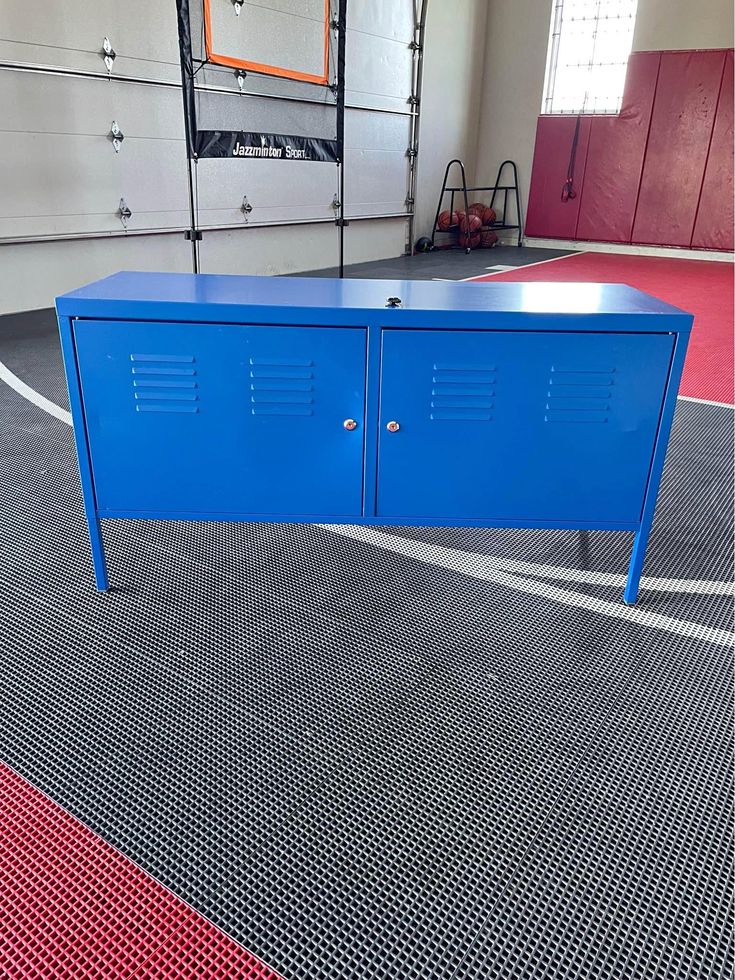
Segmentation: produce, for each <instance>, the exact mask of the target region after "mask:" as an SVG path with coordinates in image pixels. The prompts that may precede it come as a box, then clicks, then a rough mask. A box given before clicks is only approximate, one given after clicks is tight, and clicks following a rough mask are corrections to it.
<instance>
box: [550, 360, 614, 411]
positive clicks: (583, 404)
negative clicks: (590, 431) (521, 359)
mask: <svg viewBox="0 0 735 980" xmlns="http://www.w3.org/2000/svg"><path fill="white" fill-rule="evenodd" d="M614 386H615V368H601V367H594V368H590V369H587V370H576V369H573V368H569V367H564V368H557V367H552V368H551V373H550V375H549V386H548V390H547V392H546V414H545V415H544V422H562V423H568V424H573V425H574V424H580V423H581V424H593V425H595V424H596V425H604V424H605V423H607V422H608V421H609V419H610V412H611V409H612V396H613V390H614Z"/></svg>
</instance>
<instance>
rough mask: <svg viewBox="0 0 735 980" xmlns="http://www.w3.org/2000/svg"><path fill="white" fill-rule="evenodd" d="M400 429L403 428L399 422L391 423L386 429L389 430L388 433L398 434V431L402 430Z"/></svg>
mask: <svg viewBox="0 0 735 980" xmlns="http://www.w3.org/2000/svg"><path fill="white" fill-rule="evenodd" d="M400 427H401V426H400V423H399V422H393V421H391V422H389V423H388V424H387V425H386V429H387V430H388V432H398V430H399V429H400Z"/></svg>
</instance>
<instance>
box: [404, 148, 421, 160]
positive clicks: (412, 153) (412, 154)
mask: <svg viewBox="0 0 735 980" xmlns="http://www.w3.org/2000/svg"><path fill="white" fill-rule="evenodd" d="M418 152H419V151H418V150H417V149H416V147H415V146H409V148H408V149H407V150H406V156H407V157H408V158H409V159H410V160H412V159H413V158H414V157H415V156H418Z"/></svg>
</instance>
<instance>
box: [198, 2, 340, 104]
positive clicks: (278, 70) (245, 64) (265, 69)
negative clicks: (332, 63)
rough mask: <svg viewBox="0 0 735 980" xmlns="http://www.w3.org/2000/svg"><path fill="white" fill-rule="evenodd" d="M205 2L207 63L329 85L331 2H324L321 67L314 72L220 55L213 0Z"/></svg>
mask: <svg viewBox="0 0 735 980" xmlns="http://www.w3.org/2000/svg"><path fill="white" fill-rule="evenodd" d="M203 2H204V47H205V52H206V56H207V61H209V62H211V63H212V64H215V65H224V66H226V67H228V68H241V69H242V70H243V71H253V72H257V73H258V74H260V75H274V76H276V77H278V78H290V79H293V80H294V81H297V82H311V83H312V84H314V85H328V84H329V20H330V5H329V4H330V0H324V23H323V27H322V47H321V66H320V69H319V70H317V71H314V72H308V71H301V70H299V69H296V68H289V67H287V66H285V65H272V64H268V63H266V62H263V61H255V60H248V59H247V58H236V57H234V56H232V55H227V54H220V53H219V52H217V51H216V50H215V41H214V31H213V27H212V3H213V0H203Z"/></svg>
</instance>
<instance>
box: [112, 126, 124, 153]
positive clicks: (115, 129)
mask: <svg viewBox="0 0 735 980" xmlns="http://www.w3.org/2000/svg"><path fill="white" fill-rule="evenodd" d="M108 136H109V138H110V139H111V140H112V148H113V150H114V151H115V153H119V152H120V147H121V146H122V141H123V140H124V139H125V134H124V133H123V131H122V130H121V129H120V127H119V126H118V124H117V121H116V120H115V119H113V120H112V125H111V126H110V132H109V133H108Z"/></svg>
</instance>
